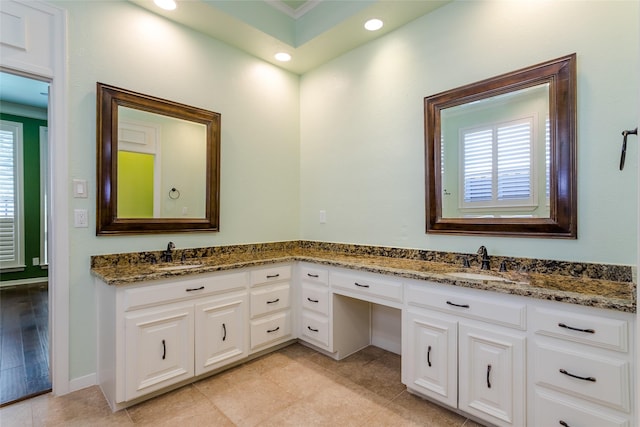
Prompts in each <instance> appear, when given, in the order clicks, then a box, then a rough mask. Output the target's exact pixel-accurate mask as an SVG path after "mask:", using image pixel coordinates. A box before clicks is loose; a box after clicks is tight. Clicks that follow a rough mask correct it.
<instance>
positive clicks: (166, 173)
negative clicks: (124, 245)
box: [96, 83, 220, 236]
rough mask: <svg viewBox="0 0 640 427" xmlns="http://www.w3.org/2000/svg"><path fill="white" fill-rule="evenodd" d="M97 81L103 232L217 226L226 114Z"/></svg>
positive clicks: (172, 230)
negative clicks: (222, 116)
mask: <svg viewBox="0 0 640 427" xmlns="http://www.w3.org/2000/svg"><path fill="white" fill-rule="evenodd" d="M96 86H97V124H96V134H97V214H96V217H97V218H96V234H97V235H99V236H100V235H118V234H144V233H176V232H197V231H218V230H219V214H220V114H218V113H214V112H212V111H207V110H203V109H201V108H196V107H192V106H188V105H184V104H180V103H177V102H173V101H168V100H165V99H160V98H156V97H153V96H149V95H143V94H140V93H136V92H133V91H130V90H126V89H120V88H117V87H114V86H110V85H106V84H103V83H97V85H96Z"/></svg>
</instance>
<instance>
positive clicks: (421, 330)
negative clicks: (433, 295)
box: [402, 312, 458, 408]
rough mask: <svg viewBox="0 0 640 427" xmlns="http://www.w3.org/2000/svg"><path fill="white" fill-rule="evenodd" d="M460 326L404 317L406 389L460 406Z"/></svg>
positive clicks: (433, 319)
mask: <svg viewBox="0 0 640 427" xmlns="http://www.w3.org/2000/svg"><path fill="white" fill-rule="evenodd" d="M457 328H458V326H457V323H456V322H454V321H448V320H444V319H437V318H433V317H427V316H425V315H423V314H416V313H412V312H408V313H407V315H406V317H405V331H406V335H405V337H403V341H404V342H405V343H406V345H407V354H403V360H402V366H403V368H405V369H406V375H405V382H406V385H407V387H409V388H410V389H413V390H415V391H417V392H419V393H421V394H424V395H425V396H428V397H431V398H433V399H435V400H438V401H440V402H442V403H445V404H447V405H449V406H452V407H454V408H455V407H456V406H457V404H458V387H457V363H456V362H457V357H458V356H457V351H456V350H457V345H456V344H457V343H456V341H457Z"/></svg>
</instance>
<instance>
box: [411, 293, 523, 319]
mask: <svg viewBox="0 0 640 427" xmlns="http://www.w3.org/2000/svg"><path fill="white" fill-rule="evenodd" d="M496 299H497V298H496V297H493V298H491V299H489V298H488V297H483V296H480V295H478V293H474V292H465V291H459V292H448V291H442V290H436V289H434V288H432V287H428V286H420V285H409V286H408V287H407V301H408V302H409V304H411V305H414V306H418V307H425V308H430V309H434V310H439V311H444V312H446V313H452V314H455V315H457V316H465V317H469V318H472V319H480V320H484V321H486V322H491V323H495V324H498V325H503V326H509V327H512V328H518V329H522V330H524V329H525V328H526V317H527V316H526V313H527V306H526V305H525V304H524V303H516V302H507V301H495V300H496Z"/></svg>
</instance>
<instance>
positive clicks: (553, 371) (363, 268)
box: [92, 249, 637, 427]
mask: <svg viewBox="0 0 640 427" xmlns="http://www.w3.org/2000/svg"><path fill="white" fill-rule="evenodd" d="M223 258H224V259H225V261H222V259H223ZM231 259H232V260H231ZM98 264H99V263H96V264H95V265H94V267H93V269H92V271H93V273H94V275H95V276H96V288H97V291H96V295H97V298H98V300H97V307H98V343H99V344H98V346H99V347H98V365H99V369H98V378H99V383H100V386H101V387H102V390H103V392H104V394H105V396H106V397H107V399H108V401H109V404H110V405H111V408H112V409H113V410H118V409H121V408H124V407H127V406H130V405H132V404H135V403H138V402H140V401H142V400H145V399H147V398H149V397H151V396H154V395H156V394H159V393H162V392H165V391H167V390H170V389H172V388H175V387H179V386H181V385H183V384H186V383H189V382H192V381H194V380H196V379H199V378H203V377H205V376H207V375H211V374H213V373H215V372H218V371H220V370H222V369H226V368H228V367H230V366H233V365H234V364H237V363H240V362H242V361H244V360H248V359H249V358H252V357H255V356H258V355H260V354H263V353H265V352H268V351H272V350H273V349H276V348H279V347H281V346H282V345H287V344H288V343H290V342H293V341H294V340H296V339H298V340H300V341H301V342H303V343H304V344H306V345H308V346H311V347H313V348H315V349H316V350H318V351H320V352H322V353H324V354H326V355H328V356H330V357H333V358H335V359H342V358H344V357H346V356H348V355H350V354H352V353H354V352H356V351H358V350H360V349H362V348H364V347H366V346H368V345H370V344H371V343H372V328H373V325H372V308H373V307H385V308H390V309H393V310H397V312H398V321H399V322H401V330H402V333H401V335H402V336H401V353H402V382H403V383H404V384H405V385H406V386H407V388H408V390H409V391H410V392H412V393H415V394H418V395H420V396H423V397H426V398H428V399H430V400H432V401H435V402H438V403H440V404H443V405H445V406H447V407H449V408H450V409H452V410H454V411H458V412H463V413H465V414H468V415H471V416H472V417H475V418H476V419H478V420H480V421H481V422H483V423H486V424H488V425H497V426H518V427H519V426H525V425H529V426H542V425H569V426H576V425H580V426H594V427H595V426H598V427H601V426H627V427H630V426H632V425H635V422H636V421H637V409H636V408H634V406H633V404H632V402H633V401H634V394H635V385H634V384H633V380H632V378H634V376H635V369H637V367H636V364H635V360H636V358H635V344H634V342H633V337H634V336H635V328H636V316H635V300H634V299H624V298H617V297H610V296H609V297H607V296H606V295H605V296H598V295H593V294H589V293H583V294H580V293H579V292H567V291H561V290H558V289H557V287H558V286H557V283H556V286H551V285H550V284H548V287H547V288H544V287H541V286H540V284H538V286H533V285H532V284H533V282H534V280H533V279H532V280H531V283H526V284H525V283H518V282H514V281H511V280H507V279H505V276H504V275H503V276H499V275H494V276H490V275H486V274H485V275H479V273H480V272H475V273H472V274H469V273H466V272H463V273H460V272H458V273H456V271H458V270H459V268H458V266H456V268H455V269H454V268H453V266H452V265H451V264H446V263H440V264H438V263H435V262H428V261H410V260H406V259H393V257H370V256H369V257H361V256H355V255H354V256H347V255H345V254H343V253H340V254H338V253H334V254H333V255H332V253H330V252H328V251H325V252H323V253H318V252H314V251H310V250H306V251H305V250H290V249H287V250H283V251H280V252H273V251H271V252H268V253H247V254H241V255H237V254H236V255H234V256H230V257H219V258H218V259H217V261H216V259H215V258H214V257H212V258H210V259H206V260H204V259H203V262H202V264H201V265H198V266H196V267H190V266H185V267H180V265H175V266H174V268H173V269H166V268H165V270H161V269H160V268H162V267H158V266H149V265H147V264H144V265H136V264H135V263H133V264H131V266H129V267H122V264H120V265H118V266H115V267H108V266H104V265H102V266H100V265H98ZM450 270H455V271H454V272H453V273H452V272H451V271H450ZM491 274H493V273H491ZM566 280H569V279H566ZM574 280H576V279H574ZM579 281H580V280H576V283H577V282H579ZM583 281H585V282H588V280H587V279H585V280H583ZM554 283H555V282H554ZM603 283H605V281H602V283H600V285H601V286H604V285H602V284H603ZM611 285H612V286H619V285H620V284H616V283H613V282H612V283H611ZM629 285H630V286H631V288H633V284H629ZM622 286H625V285H622ZM603 292H604V291H603ZM603 307H604V308H603ZM563 423H564V424H563Z"/></svg>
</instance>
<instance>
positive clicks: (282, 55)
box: [275, 52, 291, 62]
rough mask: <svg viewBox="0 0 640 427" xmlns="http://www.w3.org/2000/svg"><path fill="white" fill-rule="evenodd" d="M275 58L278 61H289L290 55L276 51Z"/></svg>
mask: <svg viewBox="0 0 640 427" xmlns="http://www.w3.org/2000/svg"><path fill="white" fill-rule="evenodd" d="M275 58H276V59H277V60H278V61H281V62H288V61H291V55H289V54H288V53H286V52H279V53H276V55H275Z"/></svg>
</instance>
